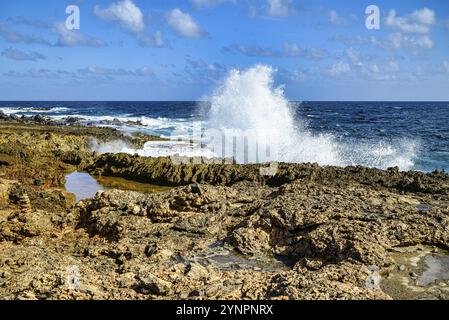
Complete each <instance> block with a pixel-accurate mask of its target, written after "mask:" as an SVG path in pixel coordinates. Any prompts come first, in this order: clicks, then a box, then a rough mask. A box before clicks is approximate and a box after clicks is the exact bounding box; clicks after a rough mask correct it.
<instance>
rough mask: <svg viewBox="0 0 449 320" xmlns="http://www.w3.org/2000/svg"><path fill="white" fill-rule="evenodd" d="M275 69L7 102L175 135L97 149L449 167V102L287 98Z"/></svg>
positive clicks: (7, 106)
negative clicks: (101, 95) (173, 97)
mask: <svg viewBox="0 0 449 320" xmlns="http://www.w3.org/2000/svg"><path fill="white" fill-rule="evenodd" d="M274 73H275V70H273V69H272V68H271V67H269V66H264V65H257V66H254V67H252V68H249V69H246V70H232V71H231V72H230V73H229V75H228V76H227V77H226V78H225V79H223V81H222V82H221V83H220V84H219V85H217V87H216V88H215V90H213V91H212V92H211V93H210V94H209V95H207V96H205V97H204V101H202V102H195V101H185V102H126V101H121V102H104V101H103V102H101V101H98V102H45V101H34V102H14V101H11V102H7V101H4V102H0V110H1V111H2V112H4V113H6V114H9V115H11V114H14V115H17V116H25V117H31V116H34V115H37V114H42V115H45V116H47V117H49V118H51V119H53V120H54V121H58V122H61V123H64V122H65V121H66V119H67V118H68V117H71V118H73V117H75V118H77V119H78V123H80V124H83V125H94V126H105V127H114V128H117V129H119V130H121V131H123V132H124V133H125V134H132V133H134V132H142V133H147V134H152V135H157V136H161V137H165V138H168V139H169V140H168V141H156V142H148V143H146V144H145V146H144V147H143V148H142V149H139V150H136V149H133V148H132V147H130V146H128V145H127V144H126V143H125V142H123V141H113V142H109V143H107V144H100V143H98V142H96V141H92V149H94V150H96V151H98V152H127V153H131V154H135V153H137V154H139V155H142V156H172V155H183V156H204V157H207V158H215V157H218V158H234V159H235V160H236V161H237V162H238V163H257V162H292V163H301V162H317V163H319V164H321V165H338V166H349V165H363V166H368V167H376V168H381V169H386V168H389V167H394V166H398V167H399V168H400V170H404V171H405V170H417V171H425V172H429V171H434V170H445V171H448V170H449V130H448V129H449V102H382V101H379V102H349V101H348V102H308V101H304V102H297V101H288V99H287V98H286V96H285V94H284V88H283V87H282V86H278V87H276V86H275V85H274V80H273V79H274V77H273V76H274Z"/></svg>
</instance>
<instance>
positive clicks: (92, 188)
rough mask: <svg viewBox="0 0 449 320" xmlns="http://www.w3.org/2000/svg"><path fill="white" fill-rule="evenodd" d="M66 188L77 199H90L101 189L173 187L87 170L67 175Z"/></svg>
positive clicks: (153, 189) (156, 190) (144, 190)
mask: <svg viewBox="0 0 449 320" xmlns="http://www.w3.org/2000/svg"><path fill="white" fill-rule="evenodd" d="M65 178H66V184H65V189H66V190H67V191H68V192H70V193H73V194H75V196H76V201H80V200H84V199H89V198H92V197H94V196H95V194H96V193H97V192H98V191H100V190H108V189H120V190H128V191H138V192H143V193H154V192H163V191H167V190H170V189H171V187H164V186H157V185H153V184H147V183H141V182H135V181H131V180H126V179H123V178H116V177H94V176H91V175H90V174H89V173H86V172H79V171H75V172H72V173H70V174H68V175H66V177H65Z"/></svg>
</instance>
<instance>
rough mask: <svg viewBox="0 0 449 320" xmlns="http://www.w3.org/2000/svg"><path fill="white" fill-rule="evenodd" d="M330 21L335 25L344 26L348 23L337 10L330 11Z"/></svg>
mask: <svg viewBox="0 0 449 320" xmlns="http://www.w3.org/2000/svg"><path fill="white" fill-rule="evenodd" d="M329 21H330V22H331V23H332V24H333V25H335V26H342V25H345V24H346V20H345V19H344V18H342V17H340V15H339V14H338V13H337V11H336V10H331V11H329Z"/></svg>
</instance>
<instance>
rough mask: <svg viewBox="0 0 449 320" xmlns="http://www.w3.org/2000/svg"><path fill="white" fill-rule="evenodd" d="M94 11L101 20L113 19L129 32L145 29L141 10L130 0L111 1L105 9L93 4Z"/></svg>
mask: <svg viewBox="0 0 449 320" xmlns="http://www.w3.org/2000/svg"><path fill="white" fill-rule="evenodd" d="M94 13H95V15H96V16H98V17H99V18H101V19H103V20H107V21H115V22H118V23H119V24H120V26H122V27H123V28H125V29H126V30H128V31H131V32H135V33H138V32H142V31H144V29H145V23H144V21H143V14H142V11H141V10H140V8H139V7H138V6H136V5H135V4H134V2H133V1H132V0H122V1H120V2H117V3H113V4H112V5H110V6H109V7H108V8H106V9H101V8H100V6H98V5H97V6H95V9H94Z"/></svg>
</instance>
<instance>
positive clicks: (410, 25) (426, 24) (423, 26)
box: [385, 8, 436, 34]
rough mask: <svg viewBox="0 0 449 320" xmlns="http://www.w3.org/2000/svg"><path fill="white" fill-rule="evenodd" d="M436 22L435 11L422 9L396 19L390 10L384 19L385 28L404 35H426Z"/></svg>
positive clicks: (394, 11) (392, 10) (393, 11)
mask: <svg viewBox="0 0 449 320" xmlns="http://www.w3.org/2000/svg"><path fill="white" fill-rule="evenodd" d="M435 22H436V18H435V11H433V10H431V9H428V8H423V9H419V10H415V11H413V12H412V13H411V14H409V15H407V16H405V17H398V16H397V15H396V10H394V9H391V10H390V11H389V13H388V16H387V17H386V19H385V24H386V26H387V27H390V28H392V29H396V30H399V31H402V32H405V33H418V34H427V33H429V32H430V28H431V26H433V25H434V24H435Z"/></svg>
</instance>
